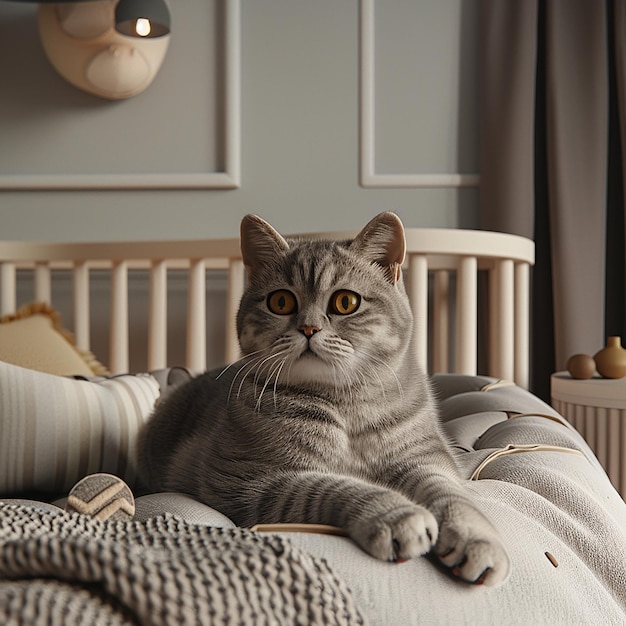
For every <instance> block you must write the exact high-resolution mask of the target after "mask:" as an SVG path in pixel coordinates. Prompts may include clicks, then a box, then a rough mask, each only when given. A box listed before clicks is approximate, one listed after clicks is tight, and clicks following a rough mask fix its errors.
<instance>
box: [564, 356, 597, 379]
mask: <svg viewBox="0 0 626 626" xmlns="http://www.w3.org/2000/svg"><path fill="white" fill-rule="evenodd" d="M567 371H568V372H569V373H570V375H571V377H572V378H576V379H578V380H586V379H588V378H591V377H592V376H593V375H594V374H595V371H596V362H595V361H594V360H593V357H591V356H589V355H588V354H574V355H572V356H571V357H570V358H569V359H568V360H567Z"/></svg>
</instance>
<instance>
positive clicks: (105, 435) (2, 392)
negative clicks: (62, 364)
mask: <svg viewBox="0 0 626 626" xmlns="http://www.w3.org/2000/svg"><path fill="white" fill-rule="evenodd" d="M159 394H160V387H159V383H158V382H157V380H156V379H155V378H154V377H153V376H151V375H149V374H140V375H136V376H131V375H125V376H117V377H114V378H107V379H99V380H91V381H88V380H74V379H71V378H65V377H63V376H55V375H53V374H47V373H44V372H37V371H35V370H32V369H26V368H23V367H18V366H15V365H12V364H9V363H4V362H2V361H0V497H4V496H6V495H11V494H17V493H24V492H27V491H38V492H46V493H51V494H63V493H67V492H68V491H69V490H70V489H71V488H72V486H73V485H74V484H75V483H76V482H77V481H78V480H80V479H81V478H83V477H84V476H86V475H88V474H92V473H95V472H107V473H110V474H115V475H116V476H119V477H120V478H123V479H124V480H125V481H126V482H127V483H128V484H129V485H130V486H131V487H132V486H133V485H135V484H136V481H137V468H136V460H135V459H136V456H135V446H136V440H137V433H138V431H139V428H140V427H141V425H142V424H143V423H144V421H145V420H146V419H147V418H148V416H149V415H150V413H151V412H152V409H153V407H154V404H155V402H156V400H157V398H158V397H159Z"/></svg>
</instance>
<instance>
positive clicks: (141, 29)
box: [135, 17, 152, 37]
mask: <svg viewBox="0 0 626 626" xmlns="http://www.w3.org/2000/svg"><path fill="white" fill-rule="evenodd" d="M151 30H152V28H151V25H150V20H149V19H147V18H145V17H140V18H138V19H137V22H136V24H135V32H136V33H137V34H138V35H139V36H140V37H147V36H148V35H149V34H150V31H151Z"/></svg>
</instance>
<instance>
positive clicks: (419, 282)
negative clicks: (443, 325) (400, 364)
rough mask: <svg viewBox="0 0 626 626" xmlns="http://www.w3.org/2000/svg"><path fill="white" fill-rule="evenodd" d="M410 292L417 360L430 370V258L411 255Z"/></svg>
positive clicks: (425, 369) (421, 255)
mask: <svg viewBox="0 0 626 626" xmlns="http://www.w3.org/2000/svg"><path fill="white" fill-rule="evenodd" d="M408 279H409V284H408V287H409V289H408V292H409V299H410V302H411V310H412V311H413V341H414V346H415V351H416V355H417V362H418V363H419V364H420V366H421V367H422V368H423V369H424V371H428V258H427V257H426V255H423V254H411V255H410V256H409V275H408Z"/></svg>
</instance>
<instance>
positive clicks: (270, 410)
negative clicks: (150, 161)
mask: <svg viewBox="0 0 626 626" xmlns="http://www.w3.org/2000/svg"><path fill="white" fill-rule="evenodd" d="M241 248H242V253H243V260H244V264H245V266H246V268H247V271H248V276H249V285H248V287H247V289H246V291H245V293H244V295H243V298H242V300H241V305H240V309H239V313H238V317H237V328H238V333H239V341H240V345H241V349H242V351H243V354H244V355H245V356H244V357H243V358H242V359H241V360H240V361H238V362H237V363H235V364H233V365H231V366H230V367H228V368H226V369H225V370H223V371H222V372H221V373H219V374H218V373H214V374H203V375H201V376H199V377H197V378H195V379H193V380H192V381H190V382H189V383H187V384H186V385H183V386H182V387H180V388H178V389H177V390H176V391H174V392H173V393H172V395H171V396H169V397H168V398H167V399H166V400H165V401H164V402H163V403H161V405H160V406H159V407H158V408H157V409H156V411H155V414H154V416H153V417H152V418H151V420H150V421H149V422H148V424H147V426H146V428H145V429H144V430H143V431H142V434H141V437H140V442H139V457H140V467H141V471H142V473H143V477H144V480H145V481H146V483H147V484H148V486H149V487H150V488H151V489H153V490H175V491H181V492H185V493H188V494H191V495H193V496H195V497H196V498H198V499H199V500H201V501H202V502H204V503H206V504H208V505H210V506H212V507H215V508H216V509H219V510H220V511H222V512H223V513H225V514H226V515H228V516H229V517H231V518H232V519H233V521H235V522H236V523H237V524H239V525H241V526H251V525H253V524H256V523H272V522H301V523H322V524H324V523H325V524H331V525H335V526H340V527H342V528H344V529H346V530H347V531H348V533H349V535H350V536H351V537H352V539H353V540H354V541H356V542H357V543H358V544H359V545H360V546H362V548H363V549H365V550H366V551H367V552H369V553H370V554H371V555H373V556H375V557H377V558H379V559H384V560H387V561H394V560H395V561H401V560H405V559H409V558H411V557H416V556H419V555H422V554H425V553H427V552H430V551H431V550H432V551H433V552H434V554H435V555H437V556H438V558H439V559H440V560H441V562H442V563H443V564H444V565H446V566H448V567H450V568H452V572H453V573H454V574H455V575H457V576H459V577H461V578H462V579H464V580H466V581H470V582H479V583H484V584H487V585H497V584H499V583H501V582H502V581H504V580H505V579H506V578H507V576H508V575H509V571H510V563H509V558H508V556H507V553H506V550H505V549H504V547H503V545H502V543H501V541H500V539H499V538H498V535H497V533H496V531H495V530H494V528H493V527H492V526H491V524H490V523H489V522H488V521H487V519H486V518H485V517H484V516H483V515H482V514H481V513H480V511H479V510H478V509H477V507H476V505H475V504H473V503H472V501H471V499H470V496H469V494H468V493H466V491H465V490H464V488H463V486H462V481H461V479H460V478H459V475H458V471H457V468H456V465H455V460H454V457H453V454H452V452H451V449H450V447H449V445H448V444H447V443H446V441H445V439H444V436H443V434H442V432H441V430H440V425H439V422H438V417H437V410H436V407H435V405H434V403H433V399H432V398H431V392H430V388H429V383H428V380H427V378H426V376H425V375H424V373H423V372H422V371H421V370H420V368H419V366H418V365H417V363H416V359H415V351H414V349H413V347H412V346H411V332H412V326H413V324H412V318H411V310H410V308H409V303H408V299H407V296H406V293H405V290H404V286H403V282H402V272H401V265H402V262H403V260H404V254H405V239H404V229H403V227H402V223H401V222H400V219H399V218H398V217H397V216H396V215H394V214H393V213H382V214H380V215H379V216H378V217H376V218H374V219H373V220H372V221H371V222H370V223H369V224H367V226H366V227H365V228H364V229H363V230H362V231H361V232H360V233H359V235H358V236H357V237H356V238H355V239H354V241H352V242H331V241H313V240H303V241H295V240H289V241H288V240H285V239H284V238H283V237H282V236H281V235H279V234H278V233H277V232H276V231H275V230H274V229H273V228H272V227H271V226H270V225H269V224H267V223H266V222H264V221H263V220H262V219H260V218H259V217H256V216H252V215H249V216H247V217H245V218H244V219H243V221H242V224H241Z"/></svg>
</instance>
